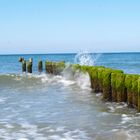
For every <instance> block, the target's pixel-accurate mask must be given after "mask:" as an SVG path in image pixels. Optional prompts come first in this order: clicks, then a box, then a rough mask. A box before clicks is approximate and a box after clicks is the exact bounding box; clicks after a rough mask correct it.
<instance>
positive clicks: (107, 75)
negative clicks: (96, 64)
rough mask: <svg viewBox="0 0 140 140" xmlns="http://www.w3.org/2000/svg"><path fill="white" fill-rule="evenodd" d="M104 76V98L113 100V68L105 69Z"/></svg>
mask: <svg viewBox="0 0 140 140" xmlns="http://www.w3.org/2000/svg"><path fill="white" fill-rule="evenodd" d="M102 76H103V100H105V101H111V98H112V95H111V93H112V91H111V70H110V69H105V70H104V71H103V72H102Z"/></svg>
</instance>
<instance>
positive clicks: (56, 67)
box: [45, 61, 65, 75]
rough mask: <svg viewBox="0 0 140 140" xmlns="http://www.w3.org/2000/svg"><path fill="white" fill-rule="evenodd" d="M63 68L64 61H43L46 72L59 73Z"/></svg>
mask: <svg viewBox="0 0 140 140" xmlns="http://www.w3.org/2000/svg"><path fill="white" fill-rule="evenodd" d="M64 68H65V62H64V61H60V62H51V61H46V63H45V69H46V72H47V73H49V74H55V75H56V74H60V73H61V72H62V71H63V70H64Z"/></svg>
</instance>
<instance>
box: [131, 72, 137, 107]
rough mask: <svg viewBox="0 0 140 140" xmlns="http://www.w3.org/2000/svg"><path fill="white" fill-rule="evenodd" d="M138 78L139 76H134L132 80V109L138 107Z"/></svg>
mask: <svg viewBox="0 0 140 140" xmlns="http://www.w3.org/2000/svg"><path fill="white" fill-rule="evenodd" d="M138 78H139V75H134V76H133V79H132V92H133V97H132V102H133V107H138Z"/></svg>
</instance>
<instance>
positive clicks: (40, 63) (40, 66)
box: [38, 60, 43, 72]
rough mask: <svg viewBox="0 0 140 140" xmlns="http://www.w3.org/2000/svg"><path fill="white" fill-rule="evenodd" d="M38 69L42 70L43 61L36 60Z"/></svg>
mask: <svg viewBox="0 0 140 140" xmlns="http://www.w3.org/2000/svg"><path fill="white" fill-rule="evenodd" d="M38 71H39V72H42V71H43V63H42V61H41V60H40V61H39V62H38Z"/></svg>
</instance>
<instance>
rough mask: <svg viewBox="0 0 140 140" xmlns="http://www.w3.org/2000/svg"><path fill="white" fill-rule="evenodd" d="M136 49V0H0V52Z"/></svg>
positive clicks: (139, 32) (139, 19)
mask: <svg viewBox="0 0 140 140" xmlns="http://www.w3.org/2000/svg"><path fill="white" fill-rule="evenodd" d="M84 50H86V51H89V52H93V53H94V52H102V53H103V52H140V0H0V54H35V53H37V54H40V53H43V54H44V53H45V54H46V53H76V52H79V51H84Z"/></svg>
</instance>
